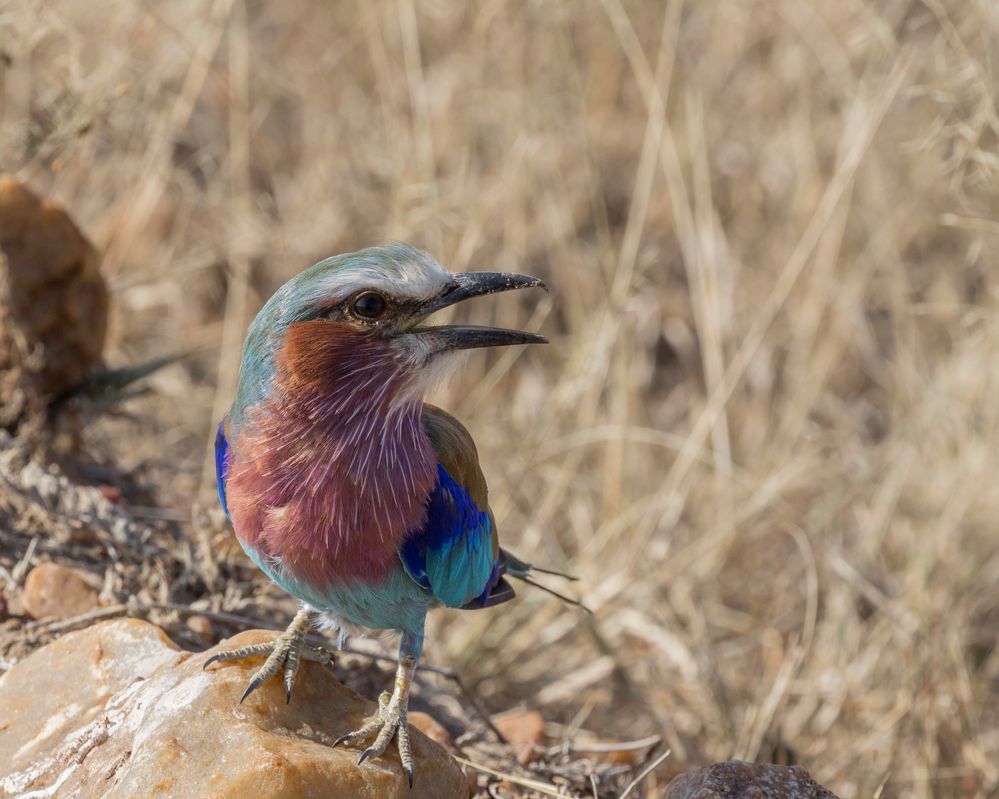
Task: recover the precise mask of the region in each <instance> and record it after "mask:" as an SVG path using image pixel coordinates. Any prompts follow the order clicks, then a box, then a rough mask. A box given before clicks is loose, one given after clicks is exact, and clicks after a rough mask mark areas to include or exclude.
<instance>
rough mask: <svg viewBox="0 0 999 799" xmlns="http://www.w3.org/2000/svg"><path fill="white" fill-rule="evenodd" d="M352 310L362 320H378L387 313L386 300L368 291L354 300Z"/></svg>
mask: <svg viewBox="0 0 999 799" xmlns="http://www.w3.org/2000/svg"><path fill="white" fill-rule="evenodd" d="M352 310H353V311H354V314H355V315H356V316H359V317H360V318H361V319H377V318H378V317H379V316H381V315H382V314H383V313H385V298H384V297H383V296H382V295H381V294H376V293H375V292H373V291H366V292H364V294H361V295H360V296H359V297H358V298H357V299H356V300H354V305H353V306H352Z"/></svg>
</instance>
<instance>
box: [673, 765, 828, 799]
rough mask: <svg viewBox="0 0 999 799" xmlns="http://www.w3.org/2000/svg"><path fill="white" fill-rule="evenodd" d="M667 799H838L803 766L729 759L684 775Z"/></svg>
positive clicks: (674, 781)
mask: <svg viewBox="0 0 999 799" xmlns="http://www.w3.org/2000/svg"><path fill="white" fill-rule="evenodd" d="M663 799H836V795H835V794H833V793H832V792H831V791H829V790H827V789H825V788H823V787H822V786H821V785H819V784H818V783H817V782H815V780H813V779H812V778H811V776H809V774H808V772H807V771H805V769H803V768H802V767H801V766H775V765H771V764H770V763H746V762H743V761H741V760H726V761H725V762H724V763H713V764H712V765H710V766H705V767H704V768H699V769H695V770H694V771H688V772H687V773H686V774H681V775H680V776H679V777H677V778H676V779H675V780H673V781H672V782H671V783H670V784H669V785H667V786H666V793H664V794H663Z"/></svg>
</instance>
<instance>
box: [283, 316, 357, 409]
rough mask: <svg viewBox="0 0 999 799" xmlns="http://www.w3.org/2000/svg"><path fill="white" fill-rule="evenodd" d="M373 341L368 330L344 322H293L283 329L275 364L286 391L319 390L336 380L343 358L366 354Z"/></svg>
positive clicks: (353, 359) (355, 357)
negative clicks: (282, 340) (282, 337)
mask: <svg viewBox="0 0 999 799" xmlns="http://www.w3.org/2000/svg"><path fill="white" fill-rule="evenodd" d="M372 344H373V342H372V341H371V336H370V335H369V334H368V333H365V332H363V331H360V330H357V329H356V328H354V327H351V326H350V325H348V324H344V323H343V322H334V321H332V320H330V319H311V320H309V321H307V322H295V323H293V324H291V325H289V326H288V330H287V331H286V332H285V336H284V344H283V346H282V347H281V349H280V350H279V351H278V353H277V358H276V361H275V366H276V367H277V371H278V373H279V374H280V376H281V379H282V382H283V383H284V385H285V388H286V390H288V391H291V392H295V391H305V390H310V389H311V390H322V388H323V387H324V386H326V385H328V384H329V383H330V382H332V380H333V379H335V377H336V375H337V374H338V373H339V372H340V371H341V370H342V368H343V366H344V363H345V361H347V362H353V361H355V360H356V359H357V358H358V357H362V356H363V355H365V354H367V353H369V352H370V350H371V348H372Z"/></svg>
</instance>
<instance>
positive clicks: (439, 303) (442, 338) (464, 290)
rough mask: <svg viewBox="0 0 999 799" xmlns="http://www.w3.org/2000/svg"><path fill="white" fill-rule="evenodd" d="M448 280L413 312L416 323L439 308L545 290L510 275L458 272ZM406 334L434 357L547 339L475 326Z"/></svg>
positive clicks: (422, 329) (534, 282)
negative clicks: (424, 344) (473, 299)
mask: <svg viewBox="0 0 999 799" xmlns="http://www.w3.org/2000/svg"><path fill="white" fill-rule="evenodd" d="M451 277H452V281H451V283H450V285H449V286H448V287H447V288H446V289H445V290H444V291H443V292H441V293H440V294H439V295H438V296H436V297H434V298H433V299H432V300H429V301H427V302H425V303H424V304H423V305H421V306H420V307H419V309H417V311H416V313H415V316H416V317H417V318H418V319H425V318H426V317H427V316H429V315H430V314H432V313H435V312H436V311H439V310H441V309H442V308H447V307H448V306H449V305H454V304H455V303H459V302H461V301H462V300H467V299H469V298H470V297H481V296H484V295H486V294H497V293H498V292H501V291H512V290H514V289H528V288H535V287H537V288H542V289H544V290H545V291H547V290H548V287H547V286H546V285H545V284H544V282H543V281H541V280H540V279H539V278H536V277H530V276H529V275H514V274H508V273H506V272H458V273H457V274H454V275H452V276H451ZM408 332H410V333H416V334H418V335H419V336H420V338H421V339H423V340H424V341H425V342H427V343H428V344H429V345H430V348H431V350H432V351H433V352H435V353H437V352H446V351H448V350H470V349H475V348H476V347H502V346H505V345H508V344H547V343H548V339H546V338H545V337H544V336H539V335H537V334H536V333H526V332H524V331H522V330H504V329H503V328H499V327H480V326H478V325H440V326H439V327H422V326H420V327H414V328H411V329H410V330H409V331H408Z"/></svg>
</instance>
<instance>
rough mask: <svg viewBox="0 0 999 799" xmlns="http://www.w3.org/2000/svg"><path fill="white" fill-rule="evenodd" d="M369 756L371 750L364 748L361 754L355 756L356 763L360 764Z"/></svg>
mask: <svg viewBox="0 0 999 799" xmlns="http://www.w3.org/2000/svg"><path fill="white" fill-rule="evenodd" d="M369 757H371V750H370V749H365V750H364V751H363V752H361V756H360V757H359V758H357V765H361V763H363V762H364V761H365V760H367V759H368V758H369Z"/></svg>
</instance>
